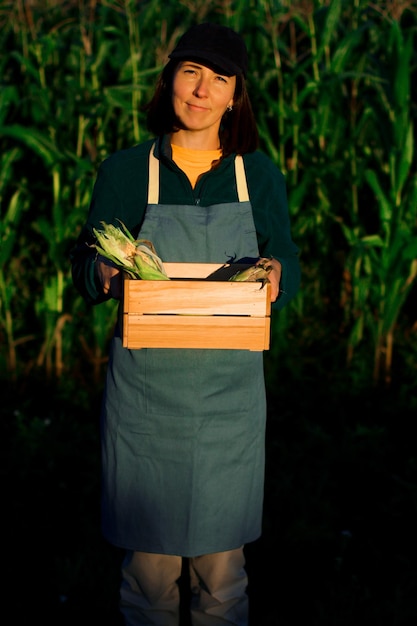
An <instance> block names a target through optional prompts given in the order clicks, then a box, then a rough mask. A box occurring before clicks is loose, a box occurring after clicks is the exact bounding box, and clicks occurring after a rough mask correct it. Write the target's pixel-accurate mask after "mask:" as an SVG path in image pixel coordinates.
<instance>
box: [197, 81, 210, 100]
mask: <svg viewBox="0 0 417 626" xmlns="http://www.w3.org/2000/svg"><path fill="white" fill-rule="evenodd" d="M194 93H195V95H196V96H198V97H199V98H202V97H204V96H206V95H207V81H206V80H205V79H204V78H200V80H199V81H198V83H197V84H196V86H195V89H194Z"/></svg>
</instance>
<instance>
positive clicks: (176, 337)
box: [124, 315, 270, 351]
mask: <svg viewBox="0 0 417 626" xmlns="http://www.w3.org/2000/svg"><path fill="white" fill-rule="evenodd" d="M173 318H175V319H173ZM125 329H126V332H127V333H128V336H126V335H125V334H124V340H125V341H126V343H127V344H128V347H129V348H131V349H133V350H134V349H138V348H210V349H223V350H225V349H229V350H234V349H235V350H254V351H262V350H268V348H269V338H270V318H269V317H229V316H214V315H210V316H206V315H199V316H194V315H193V316H185V315H184V316H182V315H175V316H171V315H129V325H128V327H126V326H125ZM124 345H125V344H124Z"/></svg>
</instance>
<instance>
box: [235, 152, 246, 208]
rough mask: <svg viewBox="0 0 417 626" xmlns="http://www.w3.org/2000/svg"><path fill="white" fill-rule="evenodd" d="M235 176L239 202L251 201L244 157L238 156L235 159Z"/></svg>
mask: <svg viewBox="0 0 417 626" xmlns="http://www.w3.org/2000/svg"><path fill="white" fill-rule="evenodd" d="M235 174H236V186H237V195H238V198H239V202H248V201H249V192H248V184H247V182H246V173H245V164H244V163H243V157H242V155H240V154H238V155H237V157H236V158H235Z"/></svg>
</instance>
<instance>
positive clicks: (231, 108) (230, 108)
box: [227, 104, 233, 113]
mask: <svg viewBox="0 0 417 626" xmlns="http://www.w3.org/2000/svg"><path fill="white" fill-rule="evenodd" d="M227 110H228V112H229V113H230V111H233V107H232V105H231V104H229V106H228V107H227Z"/></svg>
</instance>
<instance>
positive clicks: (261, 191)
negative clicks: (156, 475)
mask: <svg viewBox="0 0 417 626" xmlns="http://www.w3.org/2000/svg"><path fill="white" fill-rule="evenodd" d="M153 141H154V140H149V141H146V142H144V143H142V144H140V145H137V146H134V147H132V148H128V149H126V150H120V151H118V152H116V153H114V154H113V155H111V156H109V157H108V158H107V159H106V160H104V161H103V163H102V164H101V165H100V167H99V171H98V175H97V179H96V182H95V185H94V189H93V194H92V199H91V204H90V209H89V213H88V218H87V222H86V224H85V225H84V227H83V229H82V231H81V233H80V235H79V237H78V241H77V245H76V246H75V248H74V249H73V251H72V253H71V263H72V275H73V281H74V285H75V286H76V288H77V289H78V291H79V292H80V293H81V294H82V296H83V297H84V298H85V300H86V301H87V302H89V303H90V304H98V303H100V302H103V301H104V300H106V299H107V297H106V296H104V295H103V294H102V292H101V289H100V287H99V285H98V284H97V282H96V276H95V272H94V257H95V249H94V248H90V247H89V246H88V244H92V243H93V242H94V236H93V233H92V229H93V228H100V227H101V224H100V222H106V223H117V221H116V220H117V219H119V220H121V221H122V222H123V223H124V224H125V225H126V227H127V228H128V229H129V230H130V231H131V233H132V234H133V235H134V236H135V237H136V236H137V235H138V232H139V230H140V226H141V223H142V220H143V217H144V214H145V209H146V206H147V194H148V158H149V151H150V149H151V146H152V144H153ZM155 155H156V156H157V158H159V160H160V197H159V202H160V204H175V205H181V204H184V205H192V204H199V205H200V206H210V205H213V204H220V203H227V202H236V201H237V191H236V181H235V170H234V155H231V156H228V157H226V158H225V159H222V160H221V162H220V163H219V165H218V166H216V167H215V168H213V169H212V170H211V171H210V172H207V173H205V174H203V175H202V176H201V177H200V179H199V181H198V183H197V185H196V187H195V188H194V189H193V188H192V187H191V184H190V182H189V180H188V178H187V176H186V175H185V173H184V172H182V171H181V170H180V169H179V168H178V167H177V165H176V164H175V163H174V162H173V161H172V159H171V158H170V157H171V155H170V146H169V143H168V141H167V138H161V139H160V140H159V141H158V143H157V146H156V150H155ZM244 164H245V171H246V179H247V184H248V190H249V197H250V201H251V205H252V210H253V219H254V223H255V228H256V233H257V238H258V246H259V252H260V255H261V256H262V257H270V256H272V257H275V258H276V259H278V260H279V261H280V262H281V264H282V279H281V287H280V291H281V293H280V297H279V298H278V300H277V301H276V302H275V303H273V305H272V306H273V308H274V309H275V310H280V309H282V308H283V307H284V306H285V304H287V302H288V301H289V300H290V299H291V298H292V297H293V296H295V294H296V293H297V291H298V289H299V286H300V264H299V258H298V248H297V246H296V245H295V244H294V242H293V241H292V238H291V231H290V220H289V214H288V204H287V194H286V185H285V179H284V176H283V174H282V173H281V172H280V171H279V169H278V168H277V167H276V166H275V165H274V163H273V162H272V161H271V160H270V159H269V158H268V157H267V156H266V155H265V154H263V153H262V152H260V151H257V152H253V153H248V154H245V155H244ZM161 257H162V258H163V254H162V253H161Z"/></svg>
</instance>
